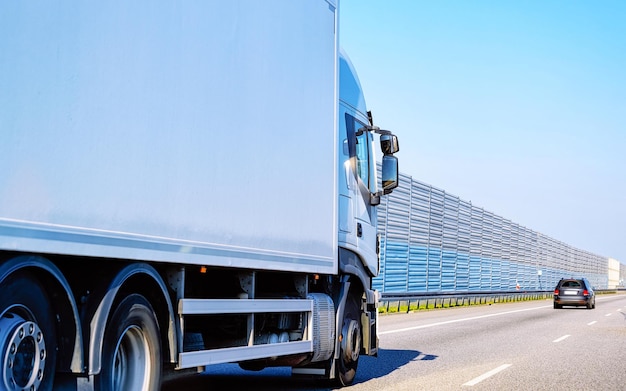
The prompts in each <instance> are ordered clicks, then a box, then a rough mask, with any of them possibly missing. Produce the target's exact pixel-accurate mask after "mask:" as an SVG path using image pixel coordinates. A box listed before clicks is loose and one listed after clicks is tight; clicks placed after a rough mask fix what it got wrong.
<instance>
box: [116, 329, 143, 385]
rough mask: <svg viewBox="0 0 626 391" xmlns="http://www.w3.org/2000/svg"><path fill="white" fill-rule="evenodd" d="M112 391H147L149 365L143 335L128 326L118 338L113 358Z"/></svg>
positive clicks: (140, 331) (141, 332) (139, 330)
mask: <svg viewBox="0 0 626 391" xmlns="http://www.w3.org/2000/svg"><path fill="white" fill-rule="evenodd" d="M113 360H114V362H113V367H112V371H113V373H112V376H111V378H112V379H113V390H120V391H122V390H148V386H149V384H148V380H149V379H150V371H151V363H150V352H149V346H148V342H147V339H146V336H145V334H144V333H143V331H142V330H141V328H139V327H138V326H130V327H128V328H127V329H126V330H124V332H123V333H122V335H121V336H120V338H119V340H118V342H117V346H116V348H115V355H114V358H113Z"/></svg>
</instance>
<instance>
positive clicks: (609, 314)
mask: <svg viewBox="0 0 626 391" xmlns="http://www.w3.org/2000/svg"><path fill="white" fill-rule="evenodd" d="M611 315H613V314H612V313H608V314H606V315H604V316H611Z"/></svg>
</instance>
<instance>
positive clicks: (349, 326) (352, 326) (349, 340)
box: [341, 320, 361, 365]
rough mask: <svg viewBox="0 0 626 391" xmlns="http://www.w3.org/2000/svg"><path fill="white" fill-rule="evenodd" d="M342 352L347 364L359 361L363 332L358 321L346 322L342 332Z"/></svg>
mask: <svg viewBox="0 0 626 391" xmlns="http://www.w3.org/2000/svg"><path fill="white" fill-rule="evenodd" d="M341 334H342V336H343V338H342V339H341V350H342V351H343V360H344V362H345V363H346V364H348V365H349V364H350V363H353V362H355V361H357V360H358V359H359V352H360V350H361V330H360V327H359V324H358V322H357V321H356V320H350V321H349V322H346V324H345V325H344V327H343V330H342V333H341Z"/></svg>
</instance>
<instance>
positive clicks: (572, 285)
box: [561, 281, 581, 288]
mask: <svg viewBox="0 0 626 391" xmlns="http://www.w3.org/2000/svg"><path fill="white" fill-rule="evenodd" d="M561 287H563V288H580V287H581V285H580V282H578V281H565V282H563V284H561Z"/></svg>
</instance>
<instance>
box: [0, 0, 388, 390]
mask: <svg viewBox="0 0 626 391" xmlns="http://www.w3.org/2000/svg"><path fill="white" fill-rule="evenodd" d="M337 2H338V0H307V1H292V0H265V1H184V2H174V1H158V2H155V1H143V0H139V1H125V0H124V1H123V0H113V1H104V2H95V1H94V2H78V3H77V2H73V1H64V0H61V1H55V2H49V1H36V2H30V1H28V2H21V1H4V2H1V3H0V136H1V137H0V366H1V368H0V389H3V390H4V389H7V390H51V389H54V390H58V389H71V390H124V391H126V390H158V389H159V388H160V384H161V382H162V379H163V378H164V377H166V376H169V375H171V374H172V373H186V372H189V371H191V369H194V370H197V369H198V368H200V369H201V368H203V367H205V366H207V365H211V364H217V363H227V362H233V363H239V364H240V366H241V367H242V368H245V369H259V368H263V367H265V366H289V367H292V368H293V372H294V373H296V374H302V375H310V376H319V377H321V378H326V379H334V380H335V381H336V382H337V383H338V384H340V385H348V384H350V383H351V382H352V381H353V379H354V376H355V373H356V369H357V364H358V359H359V356H360V355H362V354H366V355H376V353H377V349H378V338H377V308H376V307H377V294H376V292H375V291H374V290H372V287H371V282H372V277H374V276H376V274H377V273H378V262H379V259H378V254H377V253H378V249H377V245H378V242H377V234H376V205H377V204H378V203H379V202H380V199H381V197H382V196H384V195H385V194H387V193H389V192H391V191H392V189H393V188H395V187H396V186H397V184H398V163H397V158H396V157H395V156H393V154H394V153H395V152H397V151H398V141H397V138H396V136H394V135H393V134H391V133H390V132H388V131H383V130H380V129H379V128H377V127H375V126H373V123H372V119H371V115H368V112H367V110H366V108H365V101H364V98H363V94H362V91H361V87H360V84H359V81H358V78H357V76H356V73H355V72H354V69H353V68H352V66H351V64H350V62H349V61H348V60H347V58H346V57H345V56H344V55H343V54H342V53H341V51H340V50H339V48H338V25H337V21H338V3H337ZM376 149H379V151H380V152H382V158H381V159H378V161H377V159H376V157H375V150H376ZM377 164H381V168H382V169H381V172H382V175H381V176H382V178H381V179H377V169H376V168H377ZM379 189H380V190H379ZM185 369H188V370H189V371H186V370H185Z"/></svg>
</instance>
